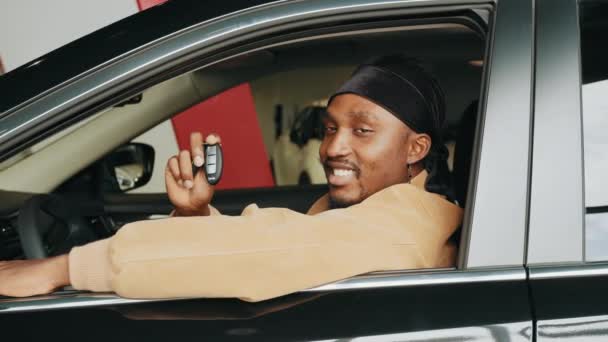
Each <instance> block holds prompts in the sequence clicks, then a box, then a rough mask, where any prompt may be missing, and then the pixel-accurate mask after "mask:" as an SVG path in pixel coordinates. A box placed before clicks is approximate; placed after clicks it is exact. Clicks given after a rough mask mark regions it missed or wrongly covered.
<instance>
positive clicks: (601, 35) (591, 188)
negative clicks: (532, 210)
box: [580, 1, 608, 261]
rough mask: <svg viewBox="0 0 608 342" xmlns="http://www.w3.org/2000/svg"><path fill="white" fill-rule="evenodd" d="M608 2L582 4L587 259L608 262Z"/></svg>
mask: <svg viewBox="0 0 608 342" xmlns="http://www.w3.org/2000/svg"><path fill="white" fill-rule="evenodd" d="M607 15H608V1H583V2H582V3H581V5H580V25H581V59H582V62H581V63H582V83H583V84H582V109H583V136H584V167H585V207H586V215H585V229H586V231H585V236H586V238H585V240H586V252H585V253H586V260H588V261H597V260H607V259H608V248H606V247H607V246H608V177H607V174H608V173H607V172H606V171H607V170H608V135H607V134H606V132H608V97H607V95H608V38H607V37H608V21H606V18H607Z"/></svg>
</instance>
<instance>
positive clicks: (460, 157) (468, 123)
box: [453, 100, 479, 208]
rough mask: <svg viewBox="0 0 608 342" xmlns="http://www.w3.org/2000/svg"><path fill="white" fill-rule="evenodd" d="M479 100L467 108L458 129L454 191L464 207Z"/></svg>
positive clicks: (459, 203) (455, 150)
mask: <svg viewBox="0 0 608 342" xmlns="http://www.w3.org/2000/svg"><path fill="white" fill-rule="evenodd" d="M478 107H479V101H478V100H475V101H473V102H471V104H469V105H468V106H467V108H466V109H465V111H464V113H463V114H462V117H461V119H460V123H459V124H458V128H457V131H456V147H455V149H454V173H453V179H454V192H455V195H456V200H457V201H458V205H460V206H461V207H463V208H464V206H465V205H466V203H467V189H468V185H469V174H470V172H471V161H472V159H473V156H472V155H473V143H474V141H475V127H476V126H477V111H478Z"/></svg>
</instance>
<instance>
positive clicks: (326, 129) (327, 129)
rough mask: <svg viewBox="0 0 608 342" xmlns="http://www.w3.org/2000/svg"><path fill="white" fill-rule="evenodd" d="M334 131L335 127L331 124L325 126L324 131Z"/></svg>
mask: <svg viewBox="0 0 608 342" xmlns="http://www.w3.org/2000/svg"><path fill="white" fill-rule="evenodd" d="M335 132H336V127H333V126H325V133H326V134H327V133H335Z"/></svg>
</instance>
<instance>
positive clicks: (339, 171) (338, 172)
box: [334, 169, 354, 177]
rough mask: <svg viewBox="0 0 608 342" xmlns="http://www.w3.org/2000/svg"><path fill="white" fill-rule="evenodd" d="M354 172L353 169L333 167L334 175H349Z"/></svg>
mask: <svg viewBox="0 0 608 342" xmlns="http://www.w3.org/2000/svg"><path fill="white" fill-rule="evenodd" d="M353 173H354V171H353V170H344V169H334V176H340V177H343V176H350V175H352V174H353Z"/></svg>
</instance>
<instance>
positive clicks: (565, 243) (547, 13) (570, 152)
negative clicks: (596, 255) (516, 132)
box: [527, 0, 585, 264]
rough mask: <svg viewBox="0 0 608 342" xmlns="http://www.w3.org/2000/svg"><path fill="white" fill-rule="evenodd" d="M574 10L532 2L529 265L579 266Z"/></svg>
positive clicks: (564, 1) (567, 4)
mask: <svg viewBox="0 0 608 342" xmlns="http://www.w3.org/2000/svg"><path fill="white" fill-rule="evenodd" d="M577 9H578V4H577V1H576V0H557V1H553V0H549V1H545V0H538V1H537V2H536V13H537V15H536V16H537V24H536V27H537V33H536V34H537V44H536V90H535V93H536V97H535V104H534V107H535V108H534V143H533V146H534V149H533V155H534V160H533V163H532V164H533V167H532V186H531V195H530V201H531V203H530V233H529V238H528V258H527V263H528V264H542V263H548V262H582V261H583V255H584V253H583V241H584V239H583V227H584V219H585V216H584V214H585V211H584V209H585V208H584V196H583V159H582V158H583V143H582V121H581V76H580V52H579V51H580V49H579V45H580V42H579V40H580V33H579V26H578V11H577ZM556 143H557V144H559V145H557V144H556ZM557 146H559V147H557ZM557 188H558V189H559V190H558V189H557ZM556 193H557V195H553V196H550V198H549V197H548V195H549V194H556ZM548 236H551V239H547V237H548Z"/></svg>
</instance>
